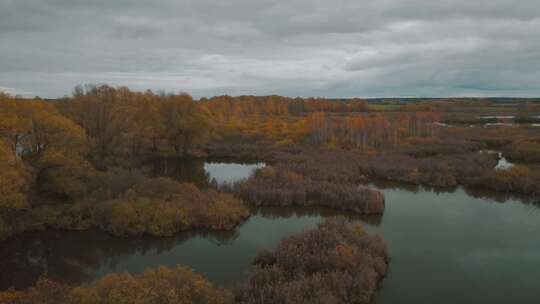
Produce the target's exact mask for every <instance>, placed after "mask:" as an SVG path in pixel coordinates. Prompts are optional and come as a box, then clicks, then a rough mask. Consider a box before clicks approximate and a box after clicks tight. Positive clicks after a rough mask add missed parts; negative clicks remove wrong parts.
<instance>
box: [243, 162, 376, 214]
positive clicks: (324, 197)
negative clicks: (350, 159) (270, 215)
mask: <svg viewBox="0 0 540 304" xmlns="http://www.w3.org/2000/svg"><path fill="white" fill-rule="evenodd" d="M233 191H234V192H235V194H236V195H237V196H238V197H240V198H242V199H243V200H245V201H247V202H250V203H251V204H253V205H255V206H275V205H279V206H290V205H298V206H315V205H316V206H327V207H332V208H336V209H343V210H350V211H354V212H356V213H361V214H380V213H382V212H383V211H384V197H383V195H382V194H381V193H380V192H378V191H375V190H371V189H369V188H366V187H360V186H357V185H354V184H345V183H333V182H328V181H317V180H313V179H311V178H308V177H306V176H303V175H300V174H298V173H296V172H293V171H291V170H288V169H284V168H281V167H265V168H261V169H258V170H257V171H256V172H255V174H254V175H253V176H252V177H250V178H249V179H247V180H246V181H244V182H241V183H239V184H237V185H235V187H234V190H233Z"/></svg>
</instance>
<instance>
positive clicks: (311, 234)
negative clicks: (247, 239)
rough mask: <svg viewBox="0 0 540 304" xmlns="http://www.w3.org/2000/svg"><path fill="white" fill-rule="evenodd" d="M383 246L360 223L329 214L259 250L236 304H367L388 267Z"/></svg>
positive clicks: (377, 238) (383, 243) (386, 255)
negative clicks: (313, 225) (271, 248)
mask: <svg viewBox="0 0 540 304" xmlns="http://www.w3.org/2000/svg"><path fill="white" fill-rule="evenodd" d="M387 263H388V253H387V246H386V244H385V242H384V241H383V240H382V238H380V237H378V236H369V235H367V234H366V232H365V231H364V230H363V229H362V226H361V225H359V224H357V225H354V224H350V223H348V222H347V221H346V220H345V219H344V218H332V219H329V220H327V221H326V222H324V223H322V224H320V225H319V227H318V228H317V229H314V230H311V231H307V232H304V233H303V234H301V235H298V236H294V237H290V238H287V239H284V240H282V241H281V243H280V244H279V245H278V248H277V249H276V250H275V251H273V252H260V253H259V254H258V255H257V257H256V258H255V260H254V262H253V264H254V269H253V270H252V272H251V274H249V276H248V278H247V279H246V281H245V282H243V284H242V285H241V286H240V287H239V288H238V290H237V292H236V299H237V302H238V303H261V304H262V303H370V301H371V299H372V297H373V294H374V293H375V290H376V288H377V283H378V282H379V281H380V280H381V279H382V278H383V277H384V276H385V274H386V271H387Z"/></svg>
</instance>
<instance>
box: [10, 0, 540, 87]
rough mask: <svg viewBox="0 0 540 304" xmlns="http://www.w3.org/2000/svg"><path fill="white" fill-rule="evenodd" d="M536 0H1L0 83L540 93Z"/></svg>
mask: <svg viewBox="0 0 540 304" xmlns="http://www.w3.org/2000/svg"><path fill="white" fill-rule="evenodd" d="M539 16H540V3H539V2H538V1H536V0H520V1H512V0H475V1H470V0H439V1H432V0H333V1H327V0H324V1H323V0H289V1H278V0H229V1H219V0H213V1H210V0H176V1H173V0H162V1H159V2H156V1H143V0H129V1H128V0H117V1H107V0H93V1H87V0H41V1H38V0H0V90H4V91H8V92H10V93H12V94H22V95H27V96H33V95H40V96H44V97H59V96H63V95H69V94H71V90H72V88H73V87H74V86H75V85H76V84H80V83H109V84H113V85H127V86H130V87H131V88H134V89H146V88H151V89H154V90H166V91H173V92H178V91H186V92H190V93H192V94H193V95H194V96H196V97H198V96H210V95H220V94H232V95H239V94H256V95H265V94H280V95H287V96H327V97H350V96H361V97H371V96H434V97H435V96H539V95H540V86H538V79H540V39H539V38H538V37H540V17H539Z"/></svg>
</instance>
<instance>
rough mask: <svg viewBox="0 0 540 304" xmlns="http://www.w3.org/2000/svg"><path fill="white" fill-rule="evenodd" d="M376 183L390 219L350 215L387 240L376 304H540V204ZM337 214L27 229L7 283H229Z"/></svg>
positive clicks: (14, 251)
mask: <svg viewBox="0 0 540 304" xmlns="http://www.w3.org/2000/svg"><path fill="white" fill-rule="evenodd" d="M202 166H203V169H202V171H203V172H205V173H206V174H207V175H210V174H209V173H208V172H207V171H205V170H204V163H203V164H202ZM250 166H254V164H251V165H250ZM259 166H260V165H259ZM208 168H209V166H207V170H209V169H208ZM231 168H235V167H231ZM220 170H221V169H220ZM247 171H248V175H249V170H247ZM372 186H374V185H372ZM374 187H379V189H380V190H381V191H383V192H384V194H385V196H386V202H387V206H386V210H385V214H384V216H382V217H369V218H365V217H350V219H351V220H353V221H362V222H364V223H365V224H366V228H367V230H369V231H370V232H372V233H378V234H381V235H383V236H384V238H385V239H386V240H387V241H388V244H389V249H390V255H391V262H390V272H389V275H388V277H387V278H385V279H384V280H383V283H382V285H381V286H380V289H379V291H378V293H377V298H376V301H375V303H537V302H538V298H539V297H540V289H539V288H538V278H539V277H540V241H538V236H539V234H540V209H538V208H537V207H535V206H534V205H530V204H526V203H524V202H523V201H520V200H517V199H507V198H498V197H495V196H491V195H487V194H484V193H467V192H466V191H465V190H463V189H461V188H458V189H457V190H455V191H453V192H438V191H435V190H428V189H423V188H403V187H399V186H388V185H379V186H374ZM501 201H502V202H501ZM336 214H338V213H337V212H334V211H330V210H328V209H322V208H264V209H259V210H256V211H255V212H254V214H253V215H252V216H251V217H250V218H249V219H248V220H247V221H246V222H245V223H243V224H242V225H240V226H239V227H238V228H237V229H235V230H234V231H230V232H220V233H208V232H198V233H182V234H179V235H177V236H176V237H172V238H150V237H148V238H117V237H112V236H109V235H108V234H106V233H102V232H98V231H86V232H57V231H45V232H41V233H34V234H26V235H22V236H20V237H18V238H16V239H14V240H11V241H7V242H4V243H2V244H1V245H2V246H1V247H0V254H1V256H2V259H1V260H0V269H1V270H2V272H1V274H0V288H1V289H6V288H7V287H8V286H11V285H15V286H16V287H26V286H29V285H32V284H33V283H34V282H35V280H36V279H37V278H38V277H39V276H40V275H44V274H46V275H48V276H49V277H51V278H53V279H56V280H62V281H66V282H72V283H78V282H88V281H92V280H95V279H98V278H100V277H102V276H104V275H106V274H109V273H113V272H124V271H127V272H132V273H141V272H142V271H143V270H144V269H145V268H146V267H156V266H158V265H171V266H174V265H177V264H182V265H187V266H189V267H192V268H193V269H194V270H195V271H196V272H198V273H201V274H202V275H204V276H205V277H207V278H208V279H210V280H212V281H214V282H216V283H217V284H220V285H224V286H230V285H234V284H235V283H236V282H238V281H239V280H240V279H241V278H242V276H243V275H244V274H245V273H246V271H248V270H249V267H250V262H251V260H252V258H253V257H254V256H255V254H256V252H258V251H259V250H261V249H272V248H275V246H276V245H277V244H278V242H279V240H280V239H281V238H283V237H286V236H290V235H294V234H297V233H300V232H301V231H303V230H305V229H308V228H311V227H314V226H315V225H316V224H317V223H318V222H320V221H321V220H323V219H324V218H325V217H328V216H333V215H336ZM349 216H350V215H349Z"/></svg>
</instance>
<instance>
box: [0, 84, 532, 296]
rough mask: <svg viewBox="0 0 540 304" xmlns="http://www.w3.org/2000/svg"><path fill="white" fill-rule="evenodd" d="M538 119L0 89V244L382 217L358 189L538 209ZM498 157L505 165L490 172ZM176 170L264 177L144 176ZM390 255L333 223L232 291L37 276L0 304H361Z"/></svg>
mask: <svg viewBox="0 0 540 304" xmlns="http://www.w3.org/2000/svg"><path fill="white" fill-rule="evenodd" d="M508 112H511V115H508ZM510 116H511V117H510ZM486 117H488V118H486ZM538 117H540V102H539V101H535V100H527V101H526V102H521V103H515V102H513V101H507V100H502V101H501V100H489V99H450V98H449V99H436V100H423V99H422V100H416V101H412V102H411V101H406V102H405V101H403V102H400V101H398V100H375V101H374V100H371V101H370V100H362V99H357V98H352V99H346V100H331V99H325V98H289V97H282V96H236V97H233V96H216V97H212V98H200V99H194V98H193V97H192V96H190V95H188V94H185V93H180V94H166V93H154V92H152V91H150V90H147V91H144V92H138V91H132V90H130V89H128V88H126V87H112V86H108V85H86V86H77V87H75V88H74V90H73V94H72V96H70V97H65V98H61V99H54V100H44V99H40V98H38V97H36V98H33V99H28V98H21V97H18V96H11V95H9V94H7V93H0V242H2V241H6V240H9V239H13V238H16V237H17V236H18V235H21V234H23V233H25V232H31V231H39V230H48V229H54V230H59V231H66V230H91V229H97V230H101V231H105V232H107V233H109V234H111V235H113V236H117V237H128V236H132V237H134V236H136V237H141V236H153V237H166V236H173V235H175V234H177V233H179V232H181V231H198V230H206V231H231V230H233V229H234V228H235V227H237V226H238V225H240V224H242V223H243V222H244V221H246V219H248V218H249V217H250V216H251V215H252V214H253V212H254V210H256V209H257V208H259V207H261V206H275V207H286V206H311V207H325V208H330V209H334V210H341V211H344V212H350V213H354V214H357V215H381V214H383V213H384V210H385V197H384V195H383V194H382V193H381V192H380V191H378V190H375V189H373V188H372V187H370V186H369V185H370V183H373V182H379V181H389V182H398V183H400V184H405V185H414V186H419V185H420V186H425V187H433V188H436V189H442V190H444V189H455V188H458V187H464V188H465V189H468V190H470V191H480V190H481V191H484V190H489V191H494V192H499V193H502V194H507V195H521V196H526V197H528V198H529V199H530V200H532V201H533V202H536V203H538V204H540V171H539V170H538V168H540V132H539V131H540V129H539V128H538V125H537V118H538ZM494 151H495V152H494ZM499 153H502V155H504V157H505V158H507V159H508V160H510V161H512V162H513V165H512V166H511V167H509V168H505V169H499V168H498V167H497V166H498V162H499V161H500V158H501V156H500V155H501V154H499ZM179 159H180V160H183V159H228V160H235V159H236V160H254V161H263V162H265V164H266V166H265V167H264V168H259V169H257V170H256V171H255V172H254V173H253V174H252V175H251V176H250V177H249V178H247V179H245V180H241V181H238V182H235V183H225V184H217V183H216V182H215V181H214V182H207V183H204V184H196V183H189V182H186V181H181V180H176V179H175V178H173V177H171V176H166V175H160V174H152V173H151V172H149V170H148V168H147V167H148V166H147V164H149V163H153V162H156V161H162V160H165V161H167V160H179ZM0 244H1V243H0ZM390 258H391V257H390V256H389V254H388V252H387V249H386V244H385V242H384V240H383V239H382V238H381V237H379V236H372V235H369V234H368V233H366V232H365V231H364V230H363V228H362V227H361V226H359V225H354V224H351V223H350V222H349V221H347V220H345V219H344V218H339V217H338V218H332V219H329V220H327V221H325V222H323V223H321V224H320V225H319V226H318V227H317V228H315V229H312V230H310V231H306V232H304V233H302V234H299V235H297V236H293V237H290V238H286V239H283V240H282V241H281V242H280V243H279V246H278V247H277V249H276V250H274V251H261V252H259V254H258V255H257V256H256V257H255V258H254V259H253V262H252V263H253V269H252V270H251V271H250V273H248V274H247V275H246V276H245V278H244V280H243V281H242V282H241V283H239V284H238V286H237V287H235V288H230V289H227V288H222V287H219V286H215V285H214V284H212V283H211V282H209V281H208V280H207V279H205V278H204V277H202V276H200V275H199V274H196V273H195V272H193V271H192V270H190V269H188V268H186V267H183V266H178V267H177V268H166V267H161V268H157V269H148V270H147V271H146V272H145V273H144V274H143V275H140V276H137V275H131V274H114V275H109V276H107V277H105V278H103V279H101V280H99V281H96V282H94V283H91V284H83V285H80V286H79V285H77V286H73V285H69V284H67V285H66V284H64V283H61V282H54V281H52V280H49V279H47V278H42V279H40V280H39V281H38V282H37V283H36V285H35V286H34V287H32V288H30V289H28V290H15V289H10V290H7V291H4V292H0V303H233V302H236V303H370V301H371V300H372V297H373V294H374V293H375V291H376V289H377V286H378V283H379V281H381V280H382V279H383V278H384V277H385V275H386V272H387V267H388V266H389V262H390ZM390 267H391V264H390ZM313 290H316V291H317V292H316V293H313V292H311V291H313ZM136 300H137V301H139V302H135V301H136Z"/></svg>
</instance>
